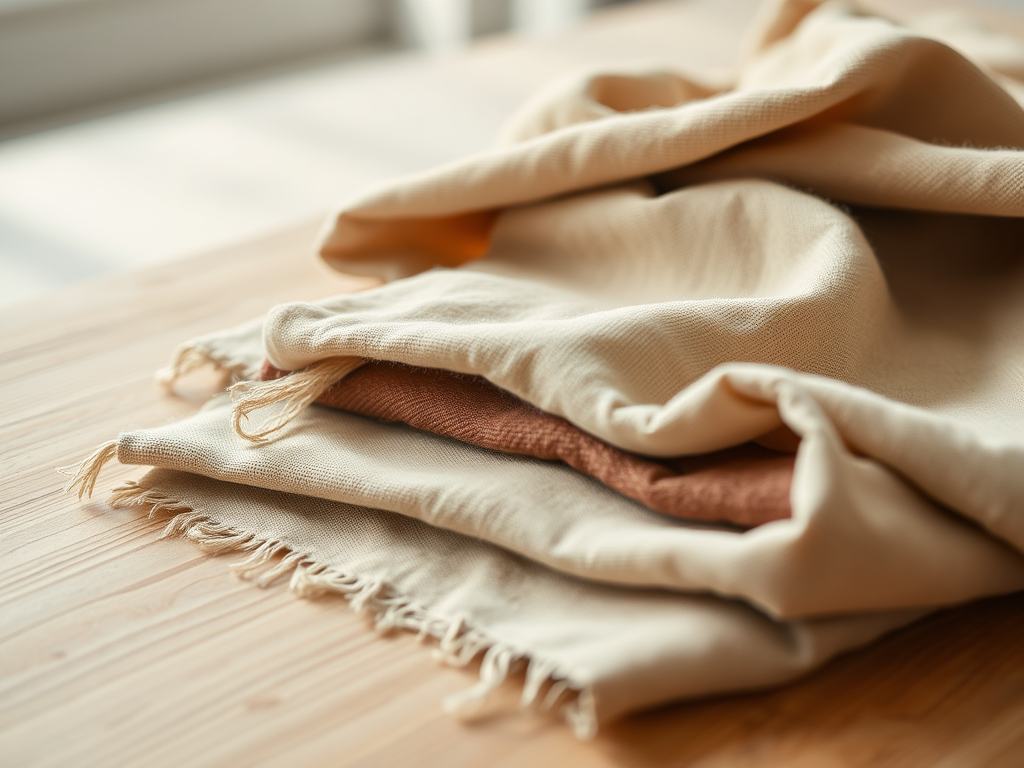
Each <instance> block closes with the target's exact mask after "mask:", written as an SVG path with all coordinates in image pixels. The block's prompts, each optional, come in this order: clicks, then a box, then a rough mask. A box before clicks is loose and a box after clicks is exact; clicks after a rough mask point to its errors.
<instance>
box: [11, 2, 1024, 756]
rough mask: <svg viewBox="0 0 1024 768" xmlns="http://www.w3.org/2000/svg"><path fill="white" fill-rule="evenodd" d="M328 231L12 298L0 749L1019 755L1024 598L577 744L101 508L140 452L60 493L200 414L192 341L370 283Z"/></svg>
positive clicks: (425, 659)
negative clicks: (152, 430)
mask: <svg viewBox="0 0 1024 768" xmlns="http://www.w3.org/2000/svg"><path fill="white" fill-rule="evenodd" d="M672 7H673V8H675V6H674V5H673V6H672ZM673 12H674V11H673ZM652 18H653V17H652ZM315 229H316V222H310V223H309V224H305V225H302V226H299V227H296V228H294V229H292V230H289V231H286V232H281V233H279V234H277V235H274V236H271V237H265V238H262V239H260V240H259V241H257V242H253V243H248V244H245V245H241V246H238V247H236V248H232V249H230V250H226V251H222V252H218V253H212V254H204V255H202V256H199V257H195V258H191V259H184V260H180V261H176V262H173V263H170V264H167V265H165V266H161V267H157V268H151V269H147V270H145V271H139V272H136V273H131V274H123V275H119V276H116V277H112V278H107V279H104V280H101V281H97V282H93V283H88V284H83V285H78V286H73V287H71V288H68V289H64V290H62V291H59V292H55V293H52V294H50V295H48V296H47V297H45V298H44V299H43V300H37V301H33V302H32V303H30V304H26V305H22V306H18V307H14V308H11V309H8V310H5V311H4V312H2V313H0V387H2V389H0V488H2V490H0V510H2V511H0V526H2V527H0V531H2V535H0V553H2V554H0V765H3V766H93V765H95V766H245V765H257V764H258V765H281V766H336V765H337V766H350V765H353V766H406V765H410V766H433V765H438V766H442V765H443V766H445V767H446V768H459V767H461V766H485V765H486V766H519V765H529V766H538V767H540V766H676V765H678V766H683V765H687V766H690V765H700V766H725V765H728V766H747V765H756V766H789V767H793V766H796V767H797V768H802V767H804V766H806V767H808V768H810V767H812V766H813V767H814V768H820V767H824V768H828V767H829V766H949V767H950V768H960V767H962V766H971V767H973V766H1008V767H1009V766H1024V641H1022V638H1024V593H1021V594H1016V595H1011V596H1006V597H1000V598H995V599H990V600H986V601H981V602H978V603H974V604H971V605H967V606H962V607H958V608H954V609H949V610H946V611H942V612H939V613H937V614H934V615H933V616H931V617H929V618H926V619H924V620H922V621H920V622H918V623H917V624H914V625H912V626H910V627H908V628H906V629H904V630H902V631H899V632H896V633H894V634H893V635H891V636H889V637H887V638H885V639H883V640H882V641H880V642H878V643H875V644H874V645H872V646H870V647H868V648H865V649H862V650H860V651H857V652H854V653H850V654H847V655H845V656H843V657H841V658H839V659H837V660H835V661H833V662H832V663H830V664H828V665H827V666H826V667H824V668H823V669H821V670H819V671H818V672H816V673H814V674H812V675H810V676H808V677H806V678H804V679H803V680H801V681H799V682H797V683H795V684H793V685H790V686H788V687H785V688H781V689H778V690H774V691H769V692H764V693H751V694H746V695H740V696H729V697H723V698H718V699H714V700H708V701H700V702H691V703H682V704H678V705H675V706H671V707H666V708H662V709H659V710H657V711H653V712H648V713H644V714H639V715H635V716H633V717H631V718H628V719H626V720H625V721H622V722H621V723H618V724H615V725H613V726H610V727H608V728H606V729H605V730H604V731H602V733H601V734H600V735H599V736H598V738H597V739H596V740H595V741H593V742H589V743H581V742H578V741H576V740H575V739H574V737H573V736H572V735H571V733H570V732H569V730H568V729H567V728H566V727H564V726H563V725H562V724H561V723H559V722H558V721H556V720H554V719H550V718H545V717H541V716H536V715H526V714H521V713H519V712H518V711H517V710H516V708H515V697H516V694H517V692H516V690H515V686H514V685H513V684H511V683H510V684H508V685H506V690H504V691H502V692H501V695H499V696H498V697H497V700H496V701H495V702H493V704H492V705H491V706H490V707H489V709H488V714H487V715H486V716H485V717H484V718H483V719H481V720H479V721H477V722H473V723H462V722H459V721H457V720H453V719H452V718H450V717H449V716H447V715H445V714H443V713H442V712H441V709H440V706H439V702H440V700H441V699H442V698H443V697H444V696H445V695H446V694H448V693H451V692H454V691H457V690H459V689H461V688H464V687H466V686H468V685H470V684H471V683H472V682H473V681H474V680H475V677H474V672H473V671H472V670H453V669H449V668H446V667H443V666H440V665H438V663H437V662H435V661H433V660H432V658H431V655H430V653H429V651H428V650H427V649H425V648H423V647H421V646H420V645H418V644H417V643H416V642H415V641H414V639H413V638H412V637H410V636H408V635H403V634H396V635H393V636H388V637H380V636H378V635H376V634H375V633H374V632H373V631H372V629H371V628H370V627H369V626H368V625H367V624H366V622H365V620H364V619H361V618H359V617H358V616H356V615H355V614H354V613H352V612H351V611H349V610H347V608H346V605H345V602H344V600H342V599H341V598H326V599H321V600H318V601H305V600H299V599H296V598H294V597H293V596H292V595H290V594H289V593H288V592H287V588H286V586H285V585H275V586H272V587H270V588H267V589H259V588H257V587H255V586H253V585H251V584H248V583H245V582H243V581H240V580H238V579H237V578H235V577H233V576H232V575H231V574H230V572H229V569H228V567H227V566H228V565H229V564H230V563H231V562H233V561H235V560H237V559H239V558H238V556H235V555H224V556H220V557H214V556H210V555H205V554H203V553H201V552H200V551H198V550H197V549H196V547H195V546H194V545H193V544H192V543H190V542H188V541H182V540H178V539H163V540H161V539H158V536H159V533H160V531H161V527H162V524H161V523H160V522H159V521H152V520H149V519H147V518H146V517H145V516H144V515H142V514H140V513H139V512H138V511H137V510H121V509H118V510H113V509H110V508H108V507H107V505H106V504H105V503H104V501H103V499H104V498H105V490H106V489H107V488H109V487H111V486H112V485H114V484H115V483H117V482H119V481H120V480H122V479H125V478H128V477H135V476H137V475H139V474H141V472H140V470H139V468H131V467H121V466H119V465H117V464H113V465H111V466H109V467H108V468H107V469H106V470H104V472H103V474H102V475H101V477H100V482H99V484H98V490H99V492H98V493H97V496H96V499H94V500H92V501H85V502H78V501H76V500H72V499H71V498H69V497H67V496H65V495H64V494H63V493H62V491H61V487H62V485H63V482H64V479H65V478H63V477H62V476H60V475H58V474H57V473H56V471H55V467H58V466H61V465H65V464H69V463H72V462H74V461H77V460H79V459H81V458H82V457H83V456H84V455H85V454H86V453H88V452H89V451H90V450H91V449H93V448H94V447H95V446H96V445H97V444H99V443H101V442H103V441H105V440H108V439H110V438H112V437H114V436H115V435H116V434H117V433H118V432H119V431H122V430H125V429H131V428H139V427H151V426H154V425H158V424H161V423H164V422H166V421H167V420H169V419H175V418H180V417H182V416H185V415H187V414H189V413H192V412H194V411H195V410H196V409H197V408H198V407H199V405H200V403H201V402H202V401H203V400H204V399H205V398H206V397H207V396H208V395H209V393H210V392H211V391H212V389H213V388H214V387H215V386H216V380H215V377H213V376H212V375H210V376H204V375H202V374H198V375H196V376H193V377H191V378H190V379H188V380H187V381H185V382H183V383H182V384H181V385H180V386H179V387H178V389H177V394H176V395H175V396H171V395H168V394H167V393H165V392H164V391H162V390H161V389H160V388H159V387H158V386H157V385H156V384H155V383H154V382H153V371H154V370H155V369H157V368H158V367H160V366H162V365H164V364H165V363H166V362H167V359H168V357H169V355H170V353H171V351H172V350H173V349H174V347H175V346H176V345H177V344H178V343H179V342H181V341H183V340H184V339H187V338H189V337H191V336H194V335H196V334H199V333H203V332H206V331H210V330H215V329H218V328H222V327H226V326H228V325H231V324H234V323H237V322H241V321H243V320H247V319H249V318H251V317H255V316H257V315H259V314H262V313H263V312H265V311H266V309H267V308H268V307H269V306H271V305H273V304H275V303H278V302H281V301H289V300H297V299H316V298H320V297H323V296H327V295H330V294H333V293H338V292H340V291H345V290H351V289H354V288H356V287H358V286H359V285H360V283H359V282H358V281H356V280H355V279H351V278H344V277H341V276H339V275H337V274H334V273H331V272H330V271H329V270H328V269H326V268H325V267H323V266H321V265H320V264H319V263H317V262H316V261H315V259H313V257H312V255H311V251H310V243H311V241H312V238H313V234H314V231H315Z"/></svg>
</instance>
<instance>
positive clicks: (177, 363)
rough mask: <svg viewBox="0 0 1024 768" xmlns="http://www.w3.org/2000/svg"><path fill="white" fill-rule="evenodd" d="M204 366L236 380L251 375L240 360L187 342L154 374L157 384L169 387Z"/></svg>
mask: <svg viewBox="0 0 1024 768" xmlns="http://www.w3.org/2000/svg"><path fill="white" fill-rule="evenodd" d="M205 366H211V367H213V368H217V369H219V370H222V371H224V372H225V373H228V374H230V375H231V376H233V377H235V378H238V379H246V378H249V377H250V375H251V373H252V372H251V371H250V365H249V363H247V362H246V361H245V360H242V359H240V358H238V359H235V358H229V357H224V356H223V355H217V354H215V353H214V352H212V351H211V350H209V349H207V348H206V347H204V346H202V345H201V344H200V343H197V342H194V341H189V342H186V343H184V344H182V345H180V346H179V347H178V348H177V349H176V350H174V355H173V356H172V357H171V362H170V364H168V365H167V366H166V367H165V368H161V369H159V370H158V371H157V372H156V373H155V374H154V378H156V380H157V383H159V384H162V385H163V386H165V387H170V386H171V385H172V384H174V383H175V382H176V381H177V380H178V379H180V378H182V377H183V376H186V375H188V374H190V373H192V372H193V371H197V370H199V369H200V368H203V367H205Z"/></svg>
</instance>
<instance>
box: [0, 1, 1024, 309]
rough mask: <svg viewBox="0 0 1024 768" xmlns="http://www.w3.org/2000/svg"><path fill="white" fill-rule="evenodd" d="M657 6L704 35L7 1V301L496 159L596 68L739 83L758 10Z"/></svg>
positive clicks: (533, 10)
mask: <svg viewBox="0 0 1024 768" xmlns="http://www.w3.org/2000/svg"><path fill="white" fill-rule="evenodd" d="M645 2H647V3H652V2H653V3H657V4H659V5H661V6H665V5H677V6H679V5H683V4H685V5H686V8H687V18H692V17H693V16H692V15H693V13H695V12H696V13H699V14H700V15H701V18H702V19H703V20H704V21H706V23H704V24H701V27H700V30H701V31H700V33H699V34H697V33H693V32H690V31H689V30H688V29H687V28H686V25H683V24H681V25H680V26H679V28H651V27H650V25H647V26H645V22H644V18H645V17H644V15H643V14H642V13H637V12H636V9H637V8H638V7H639V6H642V5H644V2H629V0H0V304H11V303H14V302H18V301H25V300H29V299H31V298H32V297H33V296H38V295H40V294H42V293H44V292H46V291H48V290H49V289H51V288H53V287H56V286H60V285H63V284H67V283H71V282H75V281H78V280H82V279H85V278H88V277H92V276H96V275H101V274H104V273H108V272H111V271H115V270H120V269H128V268H135V267H139V266H144V265H146V264H149V263H153V262H155V261H159V260H164V259H169V258H173V257H176V256H183V255H188V254H192V253H196V252H201V251H206V250H211V249H214V248H216V247H218V246H221V245H227V244H230V243H234V242H237V241H240V240H245V239H248V238H252V237H256V236H258V235H260V234H261V233H265V232H269V231H272V230H276V229H280V228H281V227H284V226H287V225H289V224H291V223H295V222H298V221H303V220H308V219H310V218H311V217H315V216H319V215H322V214H324V213H325V212H326V211H327V210H328V209H329V208H330V207H332V206H333V205H334V204H335V203H337V202H339V201H340V200H342V199H344V198H345V197H346V196H347V195H350V194H352V193H354V192H355V191H357V190H359V189H360V188H362V187H365V186H367V185H368V184H371V183H374V182H376V181H379V180H381V179H384V178H388V177H393V176H397V175H401V174H405V173H409V172H412V171H416V170H419V169H422V168H426V167H429V166H433V165H437V164H439V163H442V162H445V161H449V160H453V159H456V158H458V157H461V156H464V155H466V154H469V153H471V152H475V151H478V150H481V149H483V148H485V147H486V146H487V145H488V143H489V142H490V140H491V138H492V137H493V136H494V134H495V133H496V132H497V130H498V128H499V126H500V125H501V123H502V121H503V120H504V119H505V118H506V117H507V116H508V115H509V114H510V112H511V111H512V110H514V109H515V108H516V106H517V105H518V104H519V103H520V102H521V101H522V100H523V99H525V98H526V97H527V96H528V95H529V94H530V93H531V92H532V91H534V90H535V89H536V88H538V87H539V86H541V85H543V84H544V83H545V82H547V81H549V80H550V79H551V78H552V77H554V76H558V75H560V74H563V73H564V72H566V71H568V70H572V69H577V68H579V67H580V66H583V65H586V64H589V63H593V62H599V61H608V62H609V63H615V62H617V61H630V62H635V61H636V60H650V59H652V58H655V59H659V60H664V59H666V58H668V59H670V60H671V62H672V63H675V64H678V65H682V66H686V65H687V64H693V65H700V66H702V67H707V66H712V67H722V68H725V67H727V66H729V65H730V64H731V63H732V61H733V59H734V56H735V53H736V50H737V46H738V43H739V39H740V32H741V30H742V28H743V26H744V25H745V23H746V21H747V20H748V19H749V17H750V16H751V15H752V14H753V12H754V9H755V8H756V5H757V2H756V0H645ZM992 3H996V4H998V5H1003V6H1009V7H1012V8H1016V9H1018V10H1024V0H1001V2H1000V1H999V0H990V2H989V3H988V4H990V5H991V4H992ZM959 4H960V5H961V6H962V5H963V4H964V3H959ZM595 12H596V13H595ZM659 18H661V17H659ZM662 26H664V25H662ZM524 50H525V52H526V53H527V54H528V55H524Z"/></svg>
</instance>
